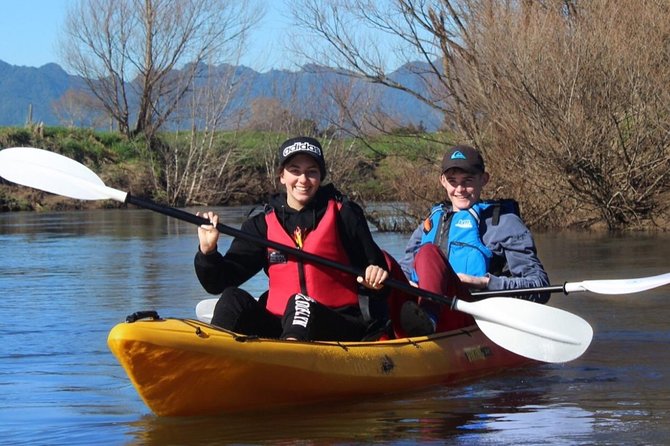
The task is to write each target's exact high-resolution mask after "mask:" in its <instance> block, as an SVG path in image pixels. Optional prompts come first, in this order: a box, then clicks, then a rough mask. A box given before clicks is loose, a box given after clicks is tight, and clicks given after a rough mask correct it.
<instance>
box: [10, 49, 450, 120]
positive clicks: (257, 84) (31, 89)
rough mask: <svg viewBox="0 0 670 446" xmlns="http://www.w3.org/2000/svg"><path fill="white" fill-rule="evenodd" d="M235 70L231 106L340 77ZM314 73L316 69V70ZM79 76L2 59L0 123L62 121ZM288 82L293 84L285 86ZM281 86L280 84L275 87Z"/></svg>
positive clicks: (310, 91) (307, 71)
mask: <svg viewBox="0 0 670 446" xmlns="http://www.w3.org/2000/svg"><path fill="white" fill-rule="evenodd" d="M231 68H232V69H234V70H235V75H236V77H237V79H238V81H239V82H241V84H242V85H243V88H240V90H239V91H240V93H238V94H237V95H236V97H235V99H234V101H233V104H234V105H233V107H235V108H240V109H243V108H246V107H248V106H249V104H250V103H251V101H253V100H254V99H257V98H261V97H268V98H276V99H278V100H279V101H280V103H281V104H285V105H286V106H287V107H288V106H289V105H290V104H295V103H296V100H298V101H300V99H303V100H304V99H306V98H308V97H309V96H310V95H312V96H313V95H315V94H320V92H322V91H323V90H324V83H327V82H338V81H339V82H341V81H342V79H343V77H342V76H341V75H338V74H337V73H336V72H334V71H332V70H331V71H328V70H325V69H323V68H319V67H315V66H305V67H303V68H302V69H301V70H300V71H287V70H271V71H268V72H265V73H258V72H256V71H254V70H252V69H250V68H248V67H244V66H238V67H230V66H221V67H218V69H220V70H230V69H231ZM317 72H318V74H317ZM391 76H392V77H393V78H396V79H403V80H404V81H406V82H412V79H410V78H409V77H411V76H413V75H412V74H411V72H410V71H409V70H407V69H406V68H401V69H399V70H398V71H396V72H394V73H393V74H392V75H391ZM81 83H82V79H81V78H79V77H77V76H72V75H69V74H68V73H66V72H65V70H63V69H62V68H61V67H60V66H59V65H57V64H55V63H51V64H47V65H44V66H42V67H39V68H34V67H25V66H15V65H10V64H7V63H5V62H3V61H0V126H19V125H24V124H25V123H26V122H27V120H28V115H29V110H30V108H31V106H32V121H33V122H43V123H44V124H46V125H62V123H61V122H59V119H58V117H57V116H56V115H55V114H54V111H53V108H52V104H53V103H54V101H57V100H58V99H59V98H61V97H62V96H63V94H64V93H65V92H66V91H67V90H68V89H71V88H75V87H77V86H78V85H81ZM287 85H290V86H291V88H286V87H285V86H287ZM279 86H281V87H279ZM353 88H354V91H355V90H356V89H359V90H361V91H362V89H366V90H365V91H367V92H368V93H370V92H371V93H372V94H373V97H374V104H373V105H375V106H379V107H380V108H381V109H383V110H384V112H385V113H387V114H388V115H390V116H392V117H393V118H394V119H396V120H397V121H398V122H399V123H401V124H402V125H410V124H412V125H415V126H418V125H422V126H424V127H425V128H426V129H427V130H429V131H434V130H436V129H437V128H439V126H440V124H441V119H442V116H441V115H440V114H439V113H438V112H436V111H435V110H433V109H432V108H430V107H428V106H426V105H425V104H423V103H421V102H420V101H418V100H417V99H416V98H414V97H413V96H411V95H409V94H407V93H404V92H401V91H397V90H393V89H389V88H384V87H382V86H380V85H371V84H369V83H365V82H363V81H360V80H357V81H354V87H353Z"/></svg>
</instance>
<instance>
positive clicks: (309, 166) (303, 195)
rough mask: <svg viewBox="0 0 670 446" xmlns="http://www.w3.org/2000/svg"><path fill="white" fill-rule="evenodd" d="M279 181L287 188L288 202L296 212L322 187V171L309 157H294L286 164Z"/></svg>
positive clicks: (302, 155)
mask: <svg viewBox="0 0 670 446" xmlns="http://www.w3.org/2000/svg"><path fill="white" fill-rule="evenodd" d="M279 181H281V184H283V185H285V186H286V201H287V203H288V205H289V206H290V207H292V208H293V209H295V210H298V211H299V210H301V209H302V208H303V207H305V206H306V205H307V203H309V202H310V201H311V200H312V198H314V195H316V191H317V190H318V189H319V186H320V185H321V171H320V170H319V165H318V164H317V163H316V161H315V160H314V158H312V157H311V156H309V155H304V154H298V155H294V156H292V157H291V158H289V160H288V161H287V162H286V163H285V164H284V168H283V169H282V171H281V172H280V174H279Z"/></svg>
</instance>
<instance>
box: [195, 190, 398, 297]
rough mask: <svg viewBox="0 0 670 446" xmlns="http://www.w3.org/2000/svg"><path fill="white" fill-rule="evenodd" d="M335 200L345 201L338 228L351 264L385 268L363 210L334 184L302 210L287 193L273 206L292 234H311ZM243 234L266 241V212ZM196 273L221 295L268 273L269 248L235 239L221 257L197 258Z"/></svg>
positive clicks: (244, 225)
mask: <svg viewBox="0 0 670 446" xmlns="http://www.w3.org/2000/svg"><path fill="white" fill-rule="evenodd" d="M331 198H335V199H338V200H341V201H342V208H341V209H340V212H338V216H337V227H338V229H339V231H340V237H341V240H342V244H343V246H344V249H345V251H346V252H347V255H348V257H349V259H350V263H351V265H352V266H353V267H354V268H356V269H357V270H360V271H361V272H363V271H364V270H365V268H366V267H367V266H368V265H378V266H381V267H382V268H384V269H386V268H387V267H386V261H385V259H384V254H383V253H382V250H381V249H380V248H379V246H377V244H376V243H375V242H374V240H373V238H372V234H371V233H370V229H369V227H368V223H367V221H366V219H365V215H364V213H363V210H362V209H361V208H360V206H358V205H357V204H356V203H354V202H352V201H349V200H347V199H346V198H345V197H343V196H342V194H341V193H340V192H339V191H337V189H335V187H334V186H333V185H332V184H328V185H326V186H322V187H320V188H319V190H318V191H317V193H316V195H315V197H314V199H313V200H312V201H311V202H310V203H309V204H308V205H307V206H305V207H304V208H303V209H301V210H300V211H296V210H295V209H292V208H290V207H289V206H288V205H287V203H286V194H277V195H274V196H273V197H271V198H270V201H269V203H268V204H267V205H266V208H267V206H270V207H271V208H272V209H273V210H274V212H275V213H276V215H277V218H278V219H279V222H280V223H281V224H282V226H283V227H284V229H286V231H287V232H288V233H289V234H293V232H294V230H295V228H296V227H298V226H299V227H300V228H301V229H302V230H303V231H304V230H305V229H307V230H308V231H307V237H309V231H310V230H311V229H313V228H315V227H316V225H318V224H319V221H321V218H322V217H323V215H324V214H325V212H326V208H327V205H328V201H329V200H330V199H331ZM241 230H242V231H245V232H248V233H250V234H253V235H254V236H257V237H260V238H264V239H267V223H266V221H265V213H259V214H257V215H254V216H253V217H250V218H249V219H247V220H246V221H245V222H244V223H242V227H241ZM194 263H195V272H196V275H197V277H198V280H199V281H200V284H201V285H202V286H203V288H204V289H205V290H206V291H207V292H208V293H211V294H220V293H221V292H223V290H224V289H225V288H228V287H231V286H239V285H241V284H243V283H244V282H246V281H247V280H249V279H250V278H251V277H253V276H254V275H256V273H258V272H259V271H260V270H261V269H263V270H265V272H266V273H267V270H268V256H267V248H266V247H265V246H264V245H261V244H259V243H255V242H253V241H248V240H245V239H242V238H239V237H236V238H235V239H233V241H232V243H231V245H230V248H229V249H228V251H227V252H226V253H225V254H224V255H222V254H221V253H220V252H219V251H218V250H217V251H214V252H212V253H209V254H203V253H202V252H200V250H198V252H197V253H196V255H195V261H194Z"/></svg>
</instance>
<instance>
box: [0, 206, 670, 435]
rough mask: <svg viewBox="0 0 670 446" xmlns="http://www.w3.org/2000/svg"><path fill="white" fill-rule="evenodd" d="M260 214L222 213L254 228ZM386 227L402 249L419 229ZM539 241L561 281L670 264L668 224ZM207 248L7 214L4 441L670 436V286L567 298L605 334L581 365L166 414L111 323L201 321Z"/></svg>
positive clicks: (1, 284) (188, 231) (0, 244)
mask: <svg viewBox="0 0 670 446" xmlns="http://www.w3.org/2000/svg"><path fill="white" fill-rule="evenodd" d="M247 210H248V209H242V208H235V209H224V210H221V211H222V213H223V215H224V216H225V217H226V223H228V224H231V225H238V224H239V222H240V221H241V219H242V218H243V217H244V214H245V213H246V211H247ZM375 238H376V240H377V241H378V243H379V244H380V245H381V246H382V247H383V248H385V249H387V250H388V251H389V252H391V253H392V254H394V255H398V254H399V253H400V252H401V251H402V248H403V245H404V242H405V239H406V235H402V234H394V233H385V234H381V233H376V234H375ZM536 241H537V244H538V250H539V253H540V256H541V258H542V260H543V262H544V264H545V267H546V269H547V270H548V272H549V274H550V277H551V279H552V283H554V284H560V283H562V282H564V281H570V282H576V281H582V280H587V279H618V278H634V277H644V276H650V275H656V274H661V273H665V272H668V271H670V261H669V260H668V253H669V252H670V235H668V234H651V235H650V234H632V235H610V234H592V233H560V234H536ZM228 243H229V239H228V237H225V236H224V237H222V241H221V245H222V249H225V247H226V245H227V244H228ZM196 246H197V237H196V235H195V227H194V226H192V225H190V224H187V223H183V222H180V221H177V220H174V219H170V218H167V217H164V216H161V215H158V214H155V213H152V212H149V211H144V210H125V211H123V210H106V211H90V212H63V213H10V214H0V321H2V322H1V323H0V444H12V445H18V444H26V445H28V444H30V445H35V444H40V445H58V444H62V445H65V444H67V445H78V444H81V445H91V444H97V445H107V444H109V445H153V444H155V445H188V444H294V443H299V444H303V445H312V444H315V445H316V444H318V445H321V444H369V443H383V444H389V445H409V444H426V445H428V444H466V445H491V444H515V445H542V444H547V445H549V444H551V445H557V444H565V445H592V444H599V445H603V444H616V445H619V444H645V445H656V444H658V445H661V444H667V438H668V436H669V435H670V385H669V384H670V348H668V346H669V344H670V329H669V326H670V323H669V321H670V286H665V287H662V288H657V289H655V290H651V291H647V292H643V293H636V294H630V295H622V296H621V295H620V296H604V295H597V294H592V293H572V294H570V295H568V296H563V295H554V296H553V298H552V300H551V301H550V305H552V306H556V307H559V308H563V309H566V310H568V311H571V312H573V313H576V314H579V315H580V316H582V317H583V318H585V319H586V320H588V321H589V322H590V323H591V324H592V326H593V328H594V332H595V335H594V340H593V343H592V344H591V346H590V348H589V349H588V350H587V352H586V353H585V354H584V355H583V356H582V357H581V358H579V359H577V360H575V361H572V362H570V363H567V364H558V365H557V364H543V365H539V366H536V367H531V368H528V369H524V370H521V371H515V372H513V373H511V372H509V373H503V374H501V375H498V376H495V377H492V378H488V379H482V380H479V381H476V382H473V383H470V384H466V385H460V386H455V387H450V388H446V387H440V388H435V389H430V390H426V391H422V392H416V393H411V394H404V395H396V396H390V397H385V398H380V399H374V400H362V401H353V402H347V403H341V404H328V405H322V406H311V407H309V408H298V409H293V410H288V411H284V412H282V413H281V414H278V413H271V414H258V415H252V414H247V415H235V416H231V415H226V416H216V417H197V418H181V419H180V418H160V417H156V416H154V415H153V414H152V413H151V412H150V411H149V410H148V409H147V408H146V406H144V404H143V403H142V401H141V399H140V398H139V396H138V395H137V393H136V392H135V390H134V389H133V387H132V385H131V384H130V382H129V380H128V379H127V377H126V375H125V373H124V371H123V369H122V368H121V367H120V366H119V365H118V363H117V362H116V360H115V358H114V357H113V356H112V354H111V353H110V352H109V350H108V349H107V345H106V339H107V334H108V332H109V330H110V329H111V328H112V326H114V325H115V324H117V323H119V322H121V321H123V320H124V319H125V317H126V315H128V314H130V313H133V312H135V311H138V310H147V309H154V310H157V311H158V312H159V313H160V315H161V316H164V317H168V316H169V317H194V308H195V305H196V303H197V302H198V301H199V300H200V299H204V298H208V297H211V296H209V295H206V294H205V292H204V291H203V290H202V289H201V288H200V285H199V284H198V282H197V279H196V278H195V274H194V272H193V254H194V252H195V249H196ZM264 286H265V285H264V282H263V280H262V277H258V278H257V279H254V280H253V281H252V282H250V283H249V286H248V289H249V290H250V291H251V292H252V293H254V294H258V293H259V292H260V291H261V290H263V288H264ZM222 397H223V396H222Z"/></svg>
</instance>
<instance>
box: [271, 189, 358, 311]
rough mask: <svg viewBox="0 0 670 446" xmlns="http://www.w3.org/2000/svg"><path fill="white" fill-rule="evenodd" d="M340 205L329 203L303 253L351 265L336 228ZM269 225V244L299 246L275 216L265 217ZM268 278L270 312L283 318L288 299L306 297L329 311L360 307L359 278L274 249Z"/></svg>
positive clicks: (307, 240)
mask: <svg viewBox="0 0 670 446" xmlns="http://www.w3.org/2000/svg"><path fill="white" fill-rule="evenodd" d="M340 207H341V204H338V203H336V202H335V200H330V201H329V202H328V208H327V209H326V213H325V214H324V216H323V218H321V221H320V222H319V224H318V225H317V226H316V228H315V229H314V230H313V231H311V232H309V233H308V234H306V236H305V237H304V240H303V246H302V248H300V249H302V250H304V251H305V252H309V253H310V254H315V255H318V256H320V257H325V258H327V259H330V260H332V261H335V262H338V263H344V264H349V263H350V261H349V258H348V256H347V253H346V251H345V250H344V247H343V246H342V242H341V240H340V233H339V230H338V228H337V222H336V216H337V212H338V211H339V208H340ZM265 221H266V222H267V225H268V233H267V237H268V240H272V241H273V242H277V243H281V244H283V245H288V246H292V247H293V246H297V243H296V242H295V241H294V240H293V238H292V237H291V236H290V235H289V234H288V233H287V232H286V230H285V229H284V228H283V227H282V225H281V223H279V220H278V219H277V216H276V214H275V213H274V212H269V213H267V214H266V215H265ZM268 264H269V266H268V276H269V278H270V291H269V295H268V302H267V309H268V311H269V312H270V313H272V314H275V315H278V316H281V315H283V314H284V311H285V309H286V303H287V302H288V299H289V297H291V296H292V295H293V294H295V293H303V294H306V295H308V296H310V297H311V298H312V299H314V300H316V301H317V302H319V303H321V304H323V305H326V306H328V307H332V308H335V307H342V306H345V305H358V294H357V290H358V286H357V283H356V278H355V277H354V276H353V275H352V274H348V273H345V272H342V271H339V270H336V269H334V268H330V267H327V266H322V265H317V264H314V263H311V262H305V263H303V261H302V260H300V259H297V258H295V257H293V256H289V255H287V254H284V253H282V252H280V251H277V250H276V249H273V248H268Z"/></svg>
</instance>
